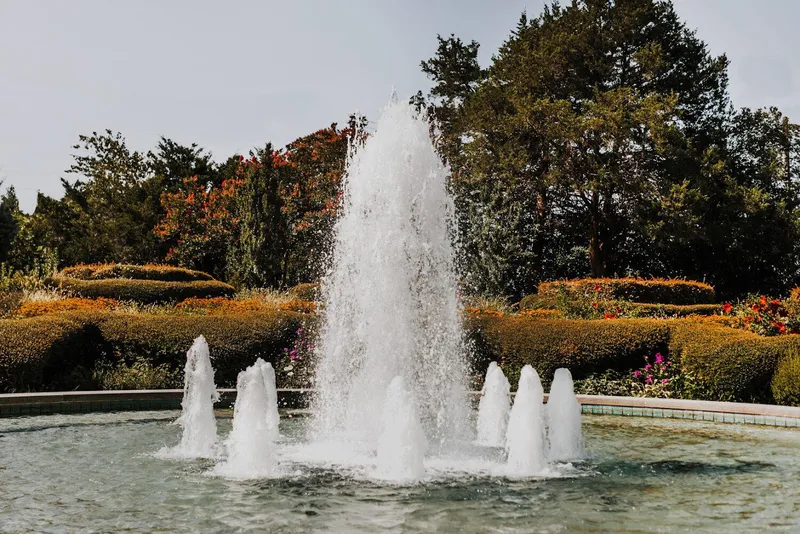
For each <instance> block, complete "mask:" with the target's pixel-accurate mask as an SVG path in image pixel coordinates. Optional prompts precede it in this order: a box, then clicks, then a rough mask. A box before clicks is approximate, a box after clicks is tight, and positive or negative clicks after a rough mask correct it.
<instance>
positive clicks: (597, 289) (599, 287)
mask: <svg viewBox="0 0 800 534" xmlns="http://www.w3.org/2000/svg"><path fill="white" fill-rule="evenodd" d="M594 290H595V291H602V290H603V286H601V285H600V284H597V285H596V286H594Z"/></svg>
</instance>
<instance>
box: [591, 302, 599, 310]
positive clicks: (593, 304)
mask: <svg viewBox="0 0 800 534" xmlns="http://www.w3.org/2000/svg"><path fill="white" fill-rule="evenodd" d="M597 306H598V304H597V303H596V302H592V308H594V309H595V310H596V309H597Z"/></svg>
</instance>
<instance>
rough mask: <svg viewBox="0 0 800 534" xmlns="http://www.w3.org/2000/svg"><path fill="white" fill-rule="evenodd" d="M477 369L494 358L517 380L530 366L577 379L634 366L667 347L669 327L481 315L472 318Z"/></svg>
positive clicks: (469, 329)
mask: <svg viewBox="0 0 800 534" xmlns="http://www.w3.org/2000/svg"><path fill="white" fill-rule="evenodd" d="M467 332H468V336H469V338H470V339H471V342H472V346H473V350H474V351H475V352H476V353H477V354H476V355H477V357H476V359H475V362H476V372H481V370H482V369H485V368H486V365H488V362H489V361H492V360H494V361H498V362H502V364H503V369H504V371H505V372H506V374H507V375H508V377H509V380H510V381H511V382H512V383H515V382H516V381H517V379H518V377H519V372H520V370H521V369H522V366H523V365H525V364H531V365H533V367H534V368H535V369H536V370H537V372H538V373H539V375H540V376H541V378H542V380H543V381H545V382H549V381H550V380H551V379H552V375H553V372H554V371H555V370H556V369H557V368H559V367H568V368H569V369H570V370H571V371H572V374H573V376H574V377H575V378H582V377H585V376H587V375H589V374H592V373H597V372H601V371H605V370H607V369H631V368H633V367H634V366H638V364H640V363H641V361H642V356H643V355H645V354H648V355H649V354H653V353H655V352H657V351H663V350H666V348H667V345H668V342H669V327H668V326H667V325H666V324H665V323H664V321H656V320H616V321H603V320H598V321H583V320H560V319H554V320H553V319H534V318H527V317H517V316H509V315H506V316H496V315H477V316H472V317H469V318H468V320H467Z"/></svg>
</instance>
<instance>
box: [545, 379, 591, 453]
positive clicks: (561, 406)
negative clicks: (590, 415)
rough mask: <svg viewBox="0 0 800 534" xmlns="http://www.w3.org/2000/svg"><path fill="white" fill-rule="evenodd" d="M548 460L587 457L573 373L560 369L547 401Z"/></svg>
mask: <svg viewBox="0 0 800 534" xmlns="http://www.w3.org/2000/svg"><path fill="white" fill-rule="evenodd" d="M546 410H547V430H548V433H547V438H548V441H549V452H548V458H549V459H550V460H551V461H555V462H569V461H572V460H580V459H582V458H583V457H584V449H583V430H582V428H581V404H580V402H578V398H577V397H576V396H575V388H574V385H573V382H572V373H570V372H569V369H564V368H562V369H556V373H555V376H553V384H552V385H551V386H550V397H549V398H548V400H547V408H546Z"/></svg>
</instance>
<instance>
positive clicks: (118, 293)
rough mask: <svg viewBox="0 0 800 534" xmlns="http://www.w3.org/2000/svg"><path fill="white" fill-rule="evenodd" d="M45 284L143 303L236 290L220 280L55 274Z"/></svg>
mask: <svg viewBox="0 0 800 534" xmlns="http://www.w3.org/2000/svg"><path fill="white" fill-rule="evenodd" d="M45 284H47V285H49V286H51V287H57V288H59V289H62V290H64V291H68V292H70V293H72V294H74V295H76V296H79V297H84V298H92V299H96V298H101V297H102V298H109V299H115V300H133V301H136V302H141V303H143V304H154V303H158V302H170V301H179V300H183V299H187V298H190V297H197V298H214V297H231V296H233V294H234V293H236V290H235V289H234V288H233V287H232V286H229V285H228V284H225V283H222V282H218V281H216V280H201V281H197V282H162V281H160V280H128V279H107V280H79V279H77V278H68V277H62V276H54V277H51V278H48V279H47V280H45Z"/></svg>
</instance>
